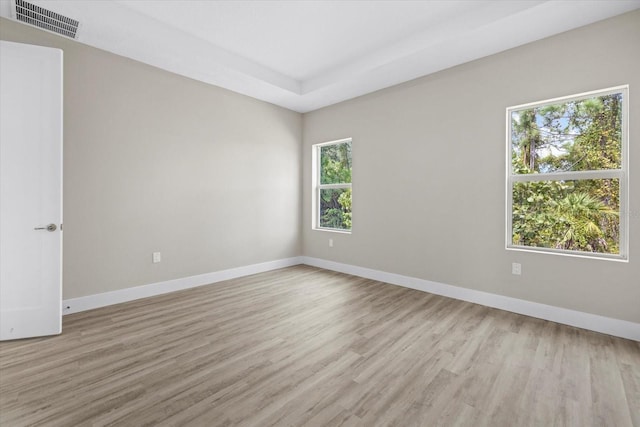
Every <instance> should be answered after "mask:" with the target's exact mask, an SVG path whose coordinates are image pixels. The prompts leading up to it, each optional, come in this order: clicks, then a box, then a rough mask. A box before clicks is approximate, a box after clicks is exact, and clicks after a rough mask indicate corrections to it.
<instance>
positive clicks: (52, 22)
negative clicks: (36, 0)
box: [15, 0, 80, 39]
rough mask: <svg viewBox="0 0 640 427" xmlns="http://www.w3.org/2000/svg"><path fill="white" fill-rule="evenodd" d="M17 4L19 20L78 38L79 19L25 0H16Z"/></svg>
mask: <svg viewBox="0 0 640 427" xmlns="http://www.w3.org/2000/svg"><path fill="white" fill-rule="evenodd" d="M15 6H16V9H15V10H16V19H17V20H18V21H22V22H25V23H27V24H30V25H35V26H36V27H40V28H42V29H44V30H48V31H52V32H54V33H57V34H60V35H63V36H65V37H70V38H72V39H75V38H76V32H77V31H78V25H79V24H80V23H79V22H78V21H77V20H75V19H72V18H69V17H67V16H64V15H60V14H59V13H56V12H52V11H50V10H47V9H44V8H42V7H40V6H36V5H35V4H32V3H29V2H26V1H24V0H15Z"/></svg>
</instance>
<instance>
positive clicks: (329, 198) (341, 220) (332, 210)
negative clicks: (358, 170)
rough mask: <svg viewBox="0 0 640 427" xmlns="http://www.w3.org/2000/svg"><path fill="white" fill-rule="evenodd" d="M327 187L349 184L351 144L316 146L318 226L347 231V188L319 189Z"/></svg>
mask: <svg viewBox="0 0 640 427" xmlns="http://www.w3.org/2000/svg"><path fill="white" fill-rule="evenodd" d="M327 184H335V185H338V184H351V142H350V141H349V142H343V143H339V144H331V145H325V146H321V147H320V186H321V188H320V190H319V192H320V194H319V204H320V211H319V215H320V217H319V225H320V227H323V228H334V229H339V230H350V229H351V186H350V185H346V186H344V187H342V188H322V185H327Z"/></svg>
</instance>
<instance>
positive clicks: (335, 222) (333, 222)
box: [319, 188, 351, 230]
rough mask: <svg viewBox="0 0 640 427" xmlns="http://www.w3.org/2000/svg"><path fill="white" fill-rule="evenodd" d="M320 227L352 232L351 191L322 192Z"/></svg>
mask: <svg viewBox="0 0 640 427" xmlns="http://www.w3.org/2000/svg"><path fill="white" fill-rule="evenodd" d="M319 222H320V227H323V228H336V229H339V230H351V189H350V188H339V189H321V190H320V221H319Z"/></svg>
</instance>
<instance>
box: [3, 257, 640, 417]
mask: <svg viewBox="0 0 640 427" xmlns="http://www.w3.org/2000/svg"><path fill="white" fill-rule="evenodd" d="M63 331H64V332H63V334H62V335H60V336H57V337H51V338H38V339H30V340H21V341H12V342H3V343H0V425H1V426H3V427H9V426H23V425H47V426H80V425H96V426H102V425H124V426H145V425H149V426H164V425H167V426H168V425H175V426H185V425H188V426H214V425H221V426H222V425H224V426H230V425H243V426H271V425H278V426H301V425H310V426H325V425H326V426H334V425H348V426H376V425H397V426H433V425H446V426H450V425H455V426H552V425H569V426H605V425H611V426H632V425H635V426H640V343H638V342H634V341H628V340H624V339H619V338H613V337H610V336H607V335H602V334H598V333H594V332H588V331H585V330H581V329H576V328H572V327H568V326H562V325H559V324H556V323H552V322H547V321H544V320H539V319H534V318H530V317H526V316H521V315H516V314H512V313H508V312H504V311H500V310H495V309H490V308H486V307H483V306H480V305H475V304H470V303H466V302H461V301H456V300H453V299H448V298H444V297H439V296H435V295H431V294H427V293H423V292H419V291H414V290H410V289H404V288H401V287H397V286H392V285H387V284H383V283H380V282H376V281H372V280H367V279H362V278H357V277H353V276H347V275H344V274H339V273H334V272H329V271H324V270H320V269H316V268H312V267H307V266H296V267H291V268H287V269H282V270H278V271H273V272H269V273H263V274H259V275H255V276H250V277H245V278H242V279H236V280H231V281H227V282H223V283H218V284H215V285H211V286H204V287H200V288H196V289H191V290H187V291H182V292H177V293H173V294H167V295H162V296H159V297H154V298H148V299H144V300H138V301H134V302H131V303H126V304H120V305H116V306H111V307H105V308H102V309H98V310H93V311H88V312H84V313H78V314H73V315H69V316H66V317H65V318H64V329H63Z"/></svg>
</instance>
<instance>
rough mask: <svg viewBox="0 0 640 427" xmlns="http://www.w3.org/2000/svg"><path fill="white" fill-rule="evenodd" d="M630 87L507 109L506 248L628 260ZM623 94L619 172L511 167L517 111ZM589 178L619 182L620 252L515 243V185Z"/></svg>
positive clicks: (625, 86) (603, 90)
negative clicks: (520, 170)
mask: <svg viewBox="0 0 640 427" xmlns="http://www.w3.org/2000/svg"><path fill="white" fill-rule="evenodd" d="M629 92H630V90H629V85H628V84H627V85H620V86H614V87H609V88H606V89H600V90H593V91H589V92H583V93H579V94H576V95H568V96H562V97H558V98H553V99H546V100H543V101H536V102H529V103H527V104H521V105H515V106H511V107H507V108H506V132H505V133H506V146H507V147H506V148H507V149H506V168H505V172H506V179H505V193H506V194H505V201H506V205H505V223H506V230H505V249H506V250H520V251H526V252H537V253H546V254H552V255H566V256H573V257H581V258H591V259H603V260H607V261H622V262H628V261H629V224H628V223H629V219H628V217H627V212H628V211H627V209H628V206H629V121H630V120H629ZM616 93H621V94H622V106H621V108H622V123H621V126H622V129H621V130H622V136H621V137H622V140H621V144H622V147H621V151H622V152H621V160H622V164H621V167H620V169H603V170H587V171H568V172H555V173H531V174H514V173H513V165H512V160H511V158H512V152H513V143H512V141H511V133H512V132H511V125H512V120H511V115H512V113H513V112H514V111H519V110H526V109H529V108H532V107H540V106H545V105H553V104H556V103H558V102H567V101H579V100H584V99H589V98H592V97H594V96H606V95H611V94H616ZM586 179H618V180H619V183H620V196H619V197H620V205H619V207H618V208H619V210H618V212H619V218H620V220H619V221H620V222H619V241H618V246H619V253H618V254H604V253H598V252H582V251H569V250H565V249H553V248H543V247H535V246H522V245H514V244H513V184H514V183H515V182H540V181H562V180H565V181H570V180H586Z"/></svg>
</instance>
